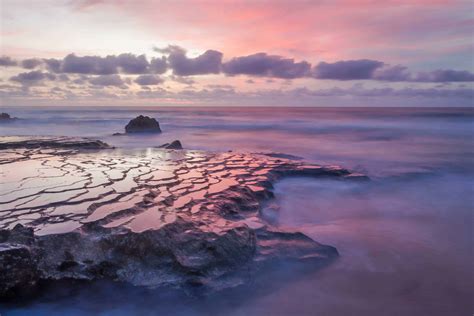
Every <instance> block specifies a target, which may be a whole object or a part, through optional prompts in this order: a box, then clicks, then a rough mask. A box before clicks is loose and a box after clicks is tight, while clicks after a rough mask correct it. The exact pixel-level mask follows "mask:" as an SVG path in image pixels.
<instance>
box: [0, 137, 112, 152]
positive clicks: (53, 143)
mask: <svg viewBox="0 0 474 316" xmlns="http://www.w3.org/2000/svg"><path fill="white" fill-rule="evenodd" d="M15 148H27V149H32V148H63V149H106V148H111V147H110V146H109V145H108V144H106V143H104V142H102V141H100V140H96V139H89V138H80V137H62V136H57V137H54V136H51V137H43V136H38V137H31V136H4V137H0V150H2V149H15Z"/></svg>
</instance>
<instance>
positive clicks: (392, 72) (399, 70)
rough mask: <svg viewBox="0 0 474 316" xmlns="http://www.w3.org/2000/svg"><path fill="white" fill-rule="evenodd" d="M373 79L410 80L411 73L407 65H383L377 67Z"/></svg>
mask: <svg viewBox="0 0 474 316" xmlns="http://www.w3.org/2000/svg"><path fill="white" fill-rule="evenodd" d="M371 79H374V80H381V81H410V80H411V74H410V72H409V71H408V68H407V67H405V66H401V65H396V66H383V67H380V68H377V69H376V70H375V71H374V72H373V73H372V77H371Z"/></svg>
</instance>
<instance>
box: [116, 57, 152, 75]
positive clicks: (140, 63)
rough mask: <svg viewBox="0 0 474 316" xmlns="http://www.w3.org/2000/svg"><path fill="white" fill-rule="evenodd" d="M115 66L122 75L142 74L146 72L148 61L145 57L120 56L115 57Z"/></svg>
mask: <svg viewBox="0 0 474 316" xmlns="http://www.w3.org/2000/svg"><path fill="white" fill-rule="evenodd" d="M116 58H117V65H118V66H119V67H120V69H121V70H122V72H123V73H126V74H143V73H146V72H147V71H148V66H149V64H148V60H147V59H146V57H145V55H140V56H135V55H133V54H120V55H118V56H117V57H116Z"/></svg>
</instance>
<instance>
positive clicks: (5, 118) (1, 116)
mask: <svg viewBox="0 0 474 316" xmlns="http://www.w3.org/2000/svg"><path fill="white" fill-rule="evenodd" d="M14 120H17V118H16V117H11V116H10V114H8V113H0V122H11V121H14Z"/></svg>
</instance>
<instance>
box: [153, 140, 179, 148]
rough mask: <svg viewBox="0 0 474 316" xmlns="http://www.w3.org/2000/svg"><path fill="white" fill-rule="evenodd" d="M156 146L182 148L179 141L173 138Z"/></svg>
mask: <svg viewBox="0 0 474 316" xmlns="http://www.w3.org/2000/svg"><path fill="white" fill-rule="evenodd" d="M158 148H164V149H183V146H182V145H181V142H180V141H179V140H174V141H172V142H171V143H166V144H163V145H161V146H159V147H158Z"/></svg>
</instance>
